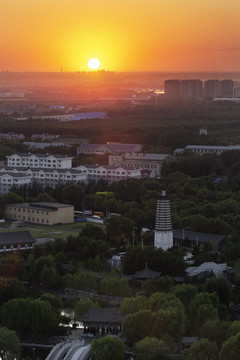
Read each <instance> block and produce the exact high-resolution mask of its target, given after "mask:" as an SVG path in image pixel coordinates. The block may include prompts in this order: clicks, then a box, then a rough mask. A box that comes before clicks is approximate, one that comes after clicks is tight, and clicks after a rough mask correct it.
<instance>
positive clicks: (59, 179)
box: [0, 167, 87, 194]
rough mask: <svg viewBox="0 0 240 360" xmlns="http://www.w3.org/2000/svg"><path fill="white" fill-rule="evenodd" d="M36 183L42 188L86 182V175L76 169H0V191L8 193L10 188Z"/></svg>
mask: <svg viewBox="0 0 240 360" xmlns="http://www.w3.org/2000/svg"><path fill="white" fill-rule="evenodd" d="M33 181H36V182H37V183H38V184H40V185H42V186H43V187H47V186H50V187H56V185H57V184H59V183H61V184H68V183H79V182H83V183H86V182H87V175H86V174H83V173H82V172H80V171H78V170H77V169H44V168H42V169H39V168H4V167H2V168H0V190H2V191H1V193H4V194H5V193H8V191H9V190H10V189H11V187H12V186H14V185H15V186H22V185H25V184H28V185H29V184H31V183H32V182H33Z"/></svg>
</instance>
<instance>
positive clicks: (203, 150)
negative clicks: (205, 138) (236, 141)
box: [184, 145, 240, 155]
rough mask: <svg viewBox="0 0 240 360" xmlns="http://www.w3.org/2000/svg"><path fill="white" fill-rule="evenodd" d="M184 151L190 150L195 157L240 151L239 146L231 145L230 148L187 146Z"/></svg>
mask: <svg viewBox="0 0 240 360" xmlns="http://www.w3.org/2000/svg"><path fill="white" fill-rule="evenodd" d="M184 150H190V151H192V152H194V153H195V154H197V155H204V154H217V155H220V154H222V153H223V152H224V151H230V150H240V145H232V146H214V145H187V146H186V147H185V149H184Z"/></svg>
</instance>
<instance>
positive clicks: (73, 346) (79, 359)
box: [46, 340, 91, 360]
mask: <svg viewBox="0 0 240 360" xmlns="http://www.w3.org/2000/svg"><path fill="white" fill-rule="evenodd" d="M90 349H91V345H90V344H85V341H84V340H73V341H65V342H61V343H59V344H57V345H55V346H54V348H53V349H52V350H51V351H50V353H49V354H48V356H47V357H46V360H88V358H89V353H90Z"/></svg>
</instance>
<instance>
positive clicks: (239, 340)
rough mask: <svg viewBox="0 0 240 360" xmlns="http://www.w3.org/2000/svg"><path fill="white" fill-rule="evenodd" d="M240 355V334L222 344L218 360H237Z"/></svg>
mask: <svg viewBox="0 0 240 360" xmlns="http://www.w3.org/2000/svg"><path fill="white" fill-rule="evenodd" d="M239 354H240V332H239V333H237V335H235V336H231V337H230V338H228V339H227V340H225V341H224V343H223V344H222V348H221V351H220V357H219V360H229V359H231V360H239Z"/></svg>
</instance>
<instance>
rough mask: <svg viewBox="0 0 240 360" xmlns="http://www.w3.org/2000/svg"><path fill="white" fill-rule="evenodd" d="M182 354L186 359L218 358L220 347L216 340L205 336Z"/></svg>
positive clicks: (212, 359) (213, 359)
mask: <svg viewBox="0 0 240 360" xmlns="http://www.w3.org/2000/svg"><path fill="white" fill-rule="evenodd" d="M181 355H182V358H183V359H184V360H218V347H217V344H216V343H215V342H211V341H209V340H208V339H204V338H203V339H201V340H198V341H196V342H195V343H193V344H192V345H191V346H190V347H189V348H188V349H187V350H183V351H182V353H181ZM228 359H231V360H232V359H233V358H231V357H229V358H228Z"/></svg>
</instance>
